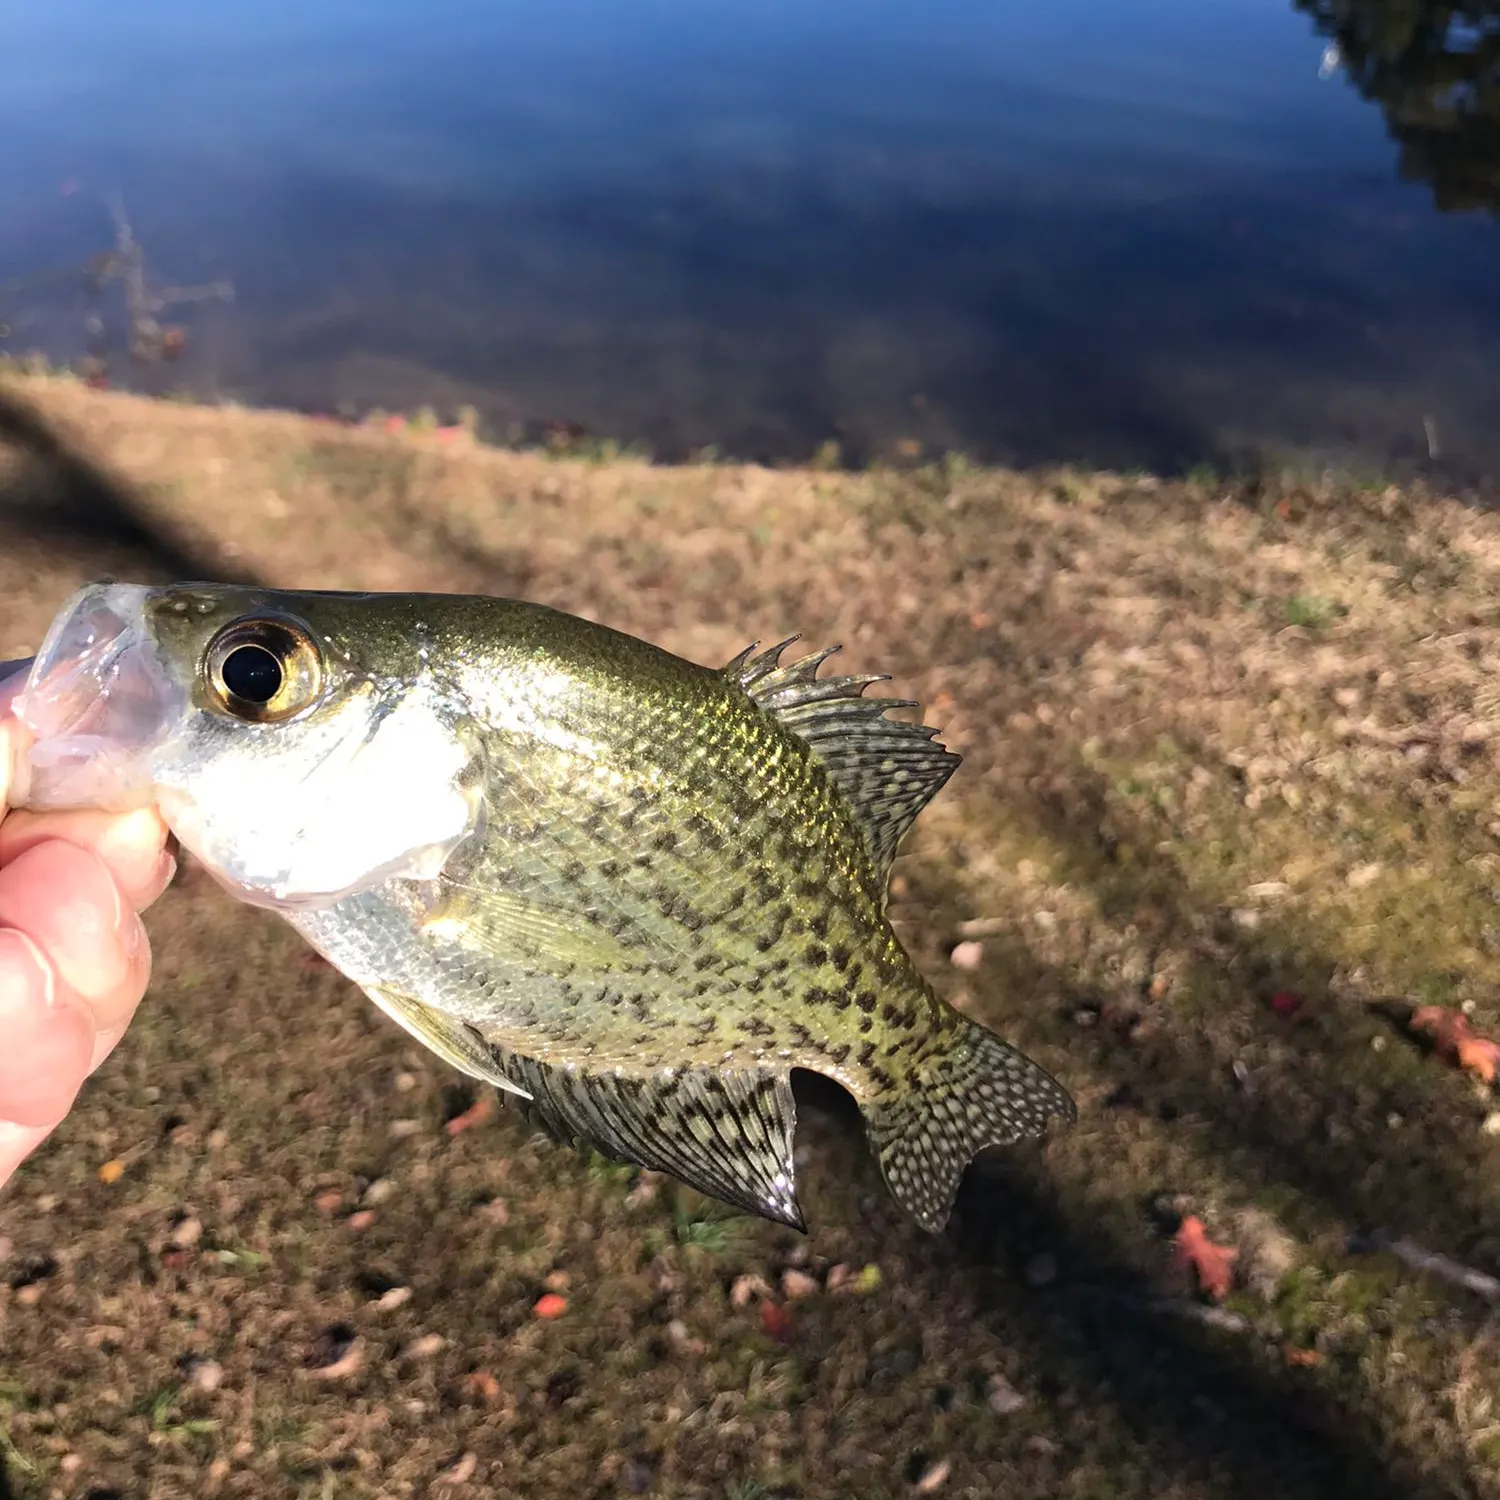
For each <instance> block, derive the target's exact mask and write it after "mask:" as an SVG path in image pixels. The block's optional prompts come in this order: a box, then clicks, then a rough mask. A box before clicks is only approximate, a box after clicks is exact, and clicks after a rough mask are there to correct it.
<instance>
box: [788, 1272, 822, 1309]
mask: <svg viewBox="0 0 1500 1500" xmlns="http://www.w3.org/2000/svg"><path fill="white" fill-rule="evenodd" d="M781 1290H782V1293H783V1294H784V1295H785V1297H786V1299H787V1301H788V1302H796V1301H799V1300H800V1299H801V1298H803V1297H815V1296H817V1294H818V1293H819V1292H820V1291H822V1290H823V1288H822V1287H821V1286H820V1285H819V1284H818V1278H817V1277H816V1276H809V1275H808V1274H807V1272H806V1271H787V1272H786V1273H785V1274H783V1276H782V1278H781Z"/></svg>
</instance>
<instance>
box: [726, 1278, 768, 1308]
mask: <svg viewBox="0 0 1500 1500" xmlns="http://www.w3.org/2000/svg"><path fill="white" fill-rule="evenodd" d="M774 1295H775V1293H774V1292H772V1290H771V1285H770V1283H769V1282H768V1281H767V1280H766V1279H765V1277H763V1276H736V1277H735V1279H734V1285H733V1286H731V1287H730V1288H729V1302H730V1306H732V1307H748V1306H749V1305H750V1303H751V1302H752V1301H753V1300H754V1299H755V1298H756V1297H771V1296H774Z"/></svg>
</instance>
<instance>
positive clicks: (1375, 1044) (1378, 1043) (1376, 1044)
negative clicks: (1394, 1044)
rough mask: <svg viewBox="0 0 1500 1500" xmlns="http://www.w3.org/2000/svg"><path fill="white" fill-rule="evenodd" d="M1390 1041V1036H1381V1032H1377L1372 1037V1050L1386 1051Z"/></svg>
mask: <svg viewBox="0 0 1500 1500" xmlns="http://www.w3.org/2000/svg"><path fill="white" fill-rule="evenodd" d="M1389 1042H1390V1038H1389V1037H1384V1036H1381V1035H1380V1033H1379V1032H1376V1034H1375V1035H1374V1036H1372V1037H1371V1038H1370V1051H1371V1052H1384V1051H1385V1049H1386V1047H1387V1046H1388V1045H1389Z"/></svg>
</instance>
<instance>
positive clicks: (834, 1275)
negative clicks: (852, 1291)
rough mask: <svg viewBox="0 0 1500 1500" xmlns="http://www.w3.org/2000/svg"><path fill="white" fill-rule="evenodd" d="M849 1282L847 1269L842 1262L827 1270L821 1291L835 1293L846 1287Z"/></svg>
mask: <svg viewBox="0 0 1500 1500" xmlns="http://www.w3.org/2000/svg"><path fill="white" fill-rule="evenodd" d="M848 1282H849V1267H848V1266H846V1265H844V1263H843V1262H842V1261H840V1262H839V1264H838V1265H836V1266H830V1267H829V1268H828V1274H827V1276H825V1277H824V1278H823V1290H824V1291H825V1292H836V1291H838V1290H839V1289H840V1288H841V1287H844V1286H847V1285H848Z"/></svg>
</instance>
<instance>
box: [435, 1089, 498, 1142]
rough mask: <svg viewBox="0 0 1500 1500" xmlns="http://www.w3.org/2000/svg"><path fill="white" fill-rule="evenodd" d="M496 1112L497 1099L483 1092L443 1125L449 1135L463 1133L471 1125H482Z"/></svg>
mask: <svg viewBox="0 0 1500 1500" xmlns="http://www.w3.org/2000/svg"><path fill="white" fill-rule="evenodd" d="M494 1112H495V1101H494V1100H493V1099H492V1098H490V1096H489V1095H488V1094H481V1095H480V1096H479V1098H477V1099H476V1100H475V1101H474V1102H473V1103H472V1104H471V1105H470V1106H469V1107H468V1108H467V1109H466V1110H465V1111H464V1112H463V1113H462V1114H461V1115H454V1117H453V1118H452V1119H451V1120H449V1121H448V1123H447V1124H446V1125H445V1126H443V1129H444V1130H446V1131H447V1132H448V1134H449V1135H462V1134H463V1133H464V1131H466V1130H467V1129H468V1128H469V1127H470V1126H471V1125H482V1124H484V1122H485V1121H486V1120H488V1119H489V1117H490V1116H491V1115H492V1114H494Z"/></svg>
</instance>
